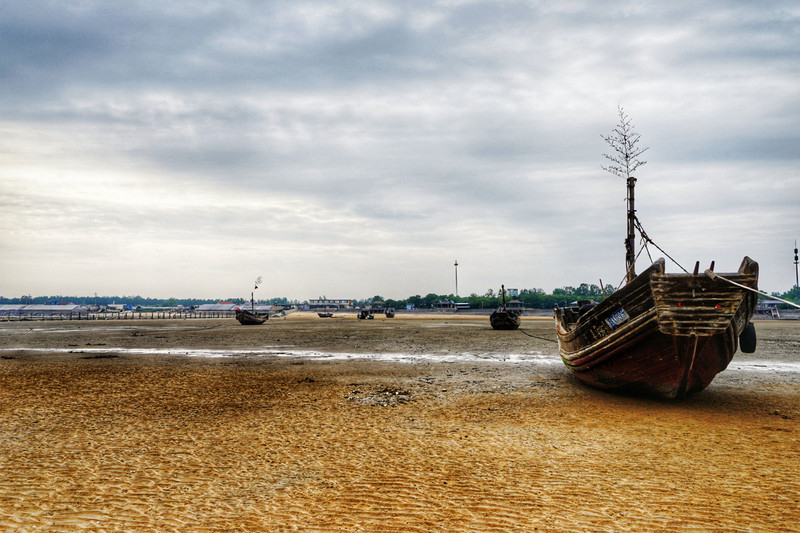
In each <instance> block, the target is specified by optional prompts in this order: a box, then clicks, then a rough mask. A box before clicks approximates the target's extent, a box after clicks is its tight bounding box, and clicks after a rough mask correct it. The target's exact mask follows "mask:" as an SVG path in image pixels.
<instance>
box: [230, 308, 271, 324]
mask: <svg viewBox="0 0 800 533" xmlns="http://www.w3.org/2000/svg"><path fill="white" fill-rule="evenodd" d="M268 319H269V313H265V314H263V315H262V314H259V313H255V312H253V311H248V310H247V309H236V320H238V321H239V323H240V324H242V325H243V326H257V325H259V324H263V323H264V322H266V321H267V320H268Z"/></svg>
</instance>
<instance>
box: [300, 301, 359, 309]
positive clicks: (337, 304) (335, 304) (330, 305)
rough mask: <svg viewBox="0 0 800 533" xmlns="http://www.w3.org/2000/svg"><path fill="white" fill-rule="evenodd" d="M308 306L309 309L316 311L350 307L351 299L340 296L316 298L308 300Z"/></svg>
mask: <svg viewBox="0 0 800 533" xmlns="http://www.w3.org/2000/svg"><path fill="white" fill-rule="evenodd" d="M308 308H309V310H311V311H316V310H318V309H323V310H324V309H352V308H353V300H348V299H342V298H338V299H337V298H331V299H329V298H318V299H316V300H309V301H308Z"/></svg>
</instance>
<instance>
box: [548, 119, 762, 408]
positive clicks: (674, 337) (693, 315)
mask: <svg viewBox="0 0 800 533" xmlns="http://www.w3.org/2000/svg"><path fill="white" fill-rule="evenodd" d="M614 132H615V134H616V137H615V136H613V135H612V136H609V137H606V138H605V140H606V142H607V143H608V144H609V145H610V146H612V148H614V151H615V155H606V156H605V157H606V158H607V159H609V160H611V161H612V163H614V164H613V165H610V166H609V167H604V169H605V170H607V171H609V172H611V173H612V174H616V175H618V176H621V177H624V178H626V179H627V186H628V196H627V208H628V213H627V219H628V234H627V238H626V240H625V249H626V255H625V261H626V280H627V284H626V285H625V286H624V287H622V288H621V289H620V290H618V291H616V292H614V293H612V294H611V295H609V296H608V297H607V298H605V299H604V300H603V301H602V302H600V303H599V304H597V303H594V302H589V301H582V302H577V304H576V305H574V306H568V307H566V308H565V309H563V310H562V309H560V308H559V307H558V306H557V305H556V306H555V322H556V333H557V336H558V347H559V354H560V355H561V359H562V360H563V362H564V364H565V365H566V366H567V368H569V369H570V370H571V371H572V373H573V374H574V375H575V376H576V377H577V378H578V379H580V380H581V381H583V382H584V383H587V384H588V385H591V386H594V387H598V388H601V389H611V390H619V391H628V392H636V393H646V394H650V395H655V396H659V397H663V398H669V399H681V398H684V397H685V396H686V395H687V394H689V393H692V392H697V391H701V390H703V389H704V388H706V387H707V386H708V384H709V383H711V381H712V380H713V379H714V377H715V376H716V375H717V374H718V373H719V372H722V371H723V370H725V369H726V368H727V366H728V363H730V361H731V359H732V358H733V355H734V353H736V350H737V348H738V347H740V346H741V349H742V351H743V352H753V351H754V350H755V344H756V338H755V328H754V327H753V324H752V323H751V322H750V319H751V318H752V316H753V313H754V312H755V309H756V303H757V301H758V295H757V292H758V290H757V289H758V263H756V262H755V261H753V260H752V259H750V258H749V257H745V258H744V260H743V261H742V263H741V266H740V267H739V270H738V271H737V272H733V273H728V274H722V275H721V274H716V273H715V272H714V264H713V262H712V264H711V268H709V269H708V270H706V271H705V272H704V273H700V271H699V270H700V265H699V263H698V264H696V265H695V268H694V272H693V273H689V272H688V271H685V270H684V273H679V274H667V273H665V270H664V259H659V260H657V261H656V262H655V263H653V264H652V265H651V266H650V267H649V268H647V269H646V270H645V271H644V272H642V273H641V274H639V275H638V276H637V275H636V273H635V269H634V267H635V263H636V254H635V253H634V245H635V242H636V235H635V233H636V231H637V230H638V232H639V233H640V235H641V236H642V239H643V241H644V243H645V246H646V245H648V244H653V245H654V246H655V244H654V243H653V241H652V240H651V239H650V238H649V237H648V236H647V234H646V233H645V232H644V230H643V229H642V226H641V223H640V222H639V220H638V218H637V217H636V211H635V209H634V187H635V184H636V178H635V177H634V176H633V172H634V171H635V170H636V168H638V167H639V166H640V165H642V164H644V162H643V161H639V160H638V156H639V155H640V154H641V153H642V152H644V150H646V148H645V149H643V150H642V149H638V148H637V147H636V143H637V142H638V138H639V136H638V134H636V133H635V132H634V131H633V129H632V126H631V125H630V120H629V119H628V117H627V115H625V114H624V112H623V111H622V109H620V125H619V126H618V127H617V128H616V129H615V130H614ZM656 247H657V246H656ZM659 250H660V248H659ZM662 252H663V250H662ZM601 284H602V282H601Z"/></svg>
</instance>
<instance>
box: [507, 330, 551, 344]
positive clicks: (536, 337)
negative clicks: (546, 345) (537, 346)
mask: <svg viewBox="0 0 800 533" xmlns="http://www.w3.org/2000/svg"><path fill="white" fill-rule="evenodd" d="M517 331H520V332H522V334H523V335H527V336H528V337H533V338H534V339H539V340H540V341H547V342H552V343H554V344H558V341H554V340H553V339H546V338H545V337H538V336H536V335H531V334H530V333H528V332H526V331H525V330H524V329H519V328H517Z"/></svg>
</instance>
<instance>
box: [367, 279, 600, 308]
mask: <svg viewBox="0 0 800 533" xmlns="http://www.w3.org/2000/svg"><path fill="white" fill-rule="evenodd" d="M605 292H606V295H608V294H611V293H612V292H614V288H613V287H612V286H611V285H606V287H605ZM603 298H604V296H603V289H601V288H600V287H599V286H598V285H591V284H588V283H581V284H580V285H579V286H578V287H571V286H568V287H562V288H560V289H555V290H554V291H553V293H552V294H546V293H545V292H544V290H542V289H523V290H521V291H520V292H519V294H518V295H517V296H514V297H511V296H509V295H508V294H506V303H508V302H510V301H511V300H512V299H514V300H519V301H520V302H522V305H523V306H524V307H526V308H529V309H552V308H553V305H555V304H561V305H564V304H565V303H570V302H573V301H575V300H595V301H600V300H602V299H603ZM373 301H384V302H385V303H386V305H387V307H394V308H395V309H403V308H406V307H408V306H411V307H413V308H415V309H430V308H432V307H434V305H435V304H437V303H439V302H443V301H448V302H466V303H468V304H469V306H470V308H472V309H493V308H496V307H498V306H499V305H500V303H501V301H502V295H501V294H500V291H495V290H494V289H489V290H488V291H486V293H485V294H483V295H478V294H475V293H472V294H470V295H469V296H459V297H456V296H455V295H453V294H434V293H429V294H427V295H425V296H420V295H419V294H417V295H416V296H409V297H408V298H406V299H405V300H393V299H391V298H383V297H381V296H379V295H376V296H373V297H372V298H370V299H364V300H358V301H357V302H356V303H357V304H358V305H364V304H368V303H371V302H373Z"/></svg>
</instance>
